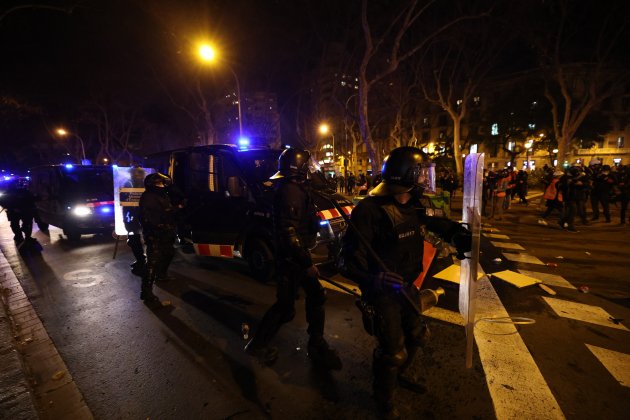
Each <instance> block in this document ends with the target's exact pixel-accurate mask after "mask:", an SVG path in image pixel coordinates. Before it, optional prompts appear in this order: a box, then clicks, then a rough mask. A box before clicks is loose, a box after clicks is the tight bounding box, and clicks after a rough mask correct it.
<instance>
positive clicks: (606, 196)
mask: <svg viewBox="0 0 630 420" xmlns="http://www.w3.org/2000/svg"><path fill="white" fill-rule="evenodd" d="M527 181H528V173H527V171H524V170H520V171H515V170H512V169H510V168H507V169H502V170H500V171H496V172H495V171H491V170H489V171H486V172H485V174H484V180H483V195H482V199H483V204H482V207H483V208H482V215H483V216H485V217H488V218H489V219H496V220H501V218H502V216H503V212H504V211H505V210H507V209H509V208H510V204H511V202H512V201H514V200H515V197H516V196H518V200H519V202H520V203H522V204H525V205H527V204H529V203H528V201H527V188H528V186H527V185H528V183H527ZM541 183H542V189H543V196H542V198H541V201H540V204H541V205H544V207H545V211H544V212H543V213H542V214H541V215H540V218H539V220H538V223H539V224H541V225H548V221H547V219H548V218H549V217H550V216H551V215H552V214H553V213H554V212H555V213H556V214H557V215H558V220H557V223H558V225H559V226H560V227H561V228H562V229H565V230H567V231H570V232H577V229H576V228H575V218H576V216H578V217H579V220H580V222H581V224H582V225H588V224H589V217H588V215H587V203H590V207H591V215H590V221H596V220H599V218H600V214H603V216H604V221H605V222H606V223H611V222H612V219H611V213H610V205H611V204H614V205H619V207H620V218H619V219H620V220H619V223H620V224H624V223H625V222H626V211H627V208H628V201H629V200H630V166H623V165H619V166H613V167H611V166H610V165H602V162H601V160H599V159H592V160H591V161H590V162H589V165H588V166H585V165H584V164H583V163H576V164H574V165H572V166H570V167H568V168H564V169H561V168H554V167H549V166H547V165H545V166H544V168H543V176H542V179H541ZM600 210H601V213H600Z"/></svg>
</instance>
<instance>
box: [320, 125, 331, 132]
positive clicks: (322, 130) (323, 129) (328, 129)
mask: <svg viewBox="0 0 630 420" xmlns="http://www.w3.org/2000/svg"><path fill="white" fill-rule="evenodd" d="M328 131H330V127H328V124H320V126H319V132H320V133H322V134H327V133H328Z"/></svg>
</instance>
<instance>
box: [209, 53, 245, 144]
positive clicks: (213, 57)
mask: <svg viewBox="0 0 630 420" xmlns="http://www.w3.org/2000/svg"><path fill="white" fill-rule="evenodd" d="M199 57H200V58H201V61H203V62H205V63H212V62H214V61H216V60H217V52H216V50H215V49H214V48H213V47H212V46H210V45H207V44H202V45H201V46H200V47H199ZM225 65H226V67H227V68H228V70H230V72H231V73H232V76H234V81H235V82H236V101H237V102H236V103H237V105H238V134H239V139H240V138H241V137H243V110H242V107H241V83H240V82H239V80H238V76H237V75H236V72H235V71H234V69H233V68H232V66H230V65H229V64H228V63H225Z"/></svg>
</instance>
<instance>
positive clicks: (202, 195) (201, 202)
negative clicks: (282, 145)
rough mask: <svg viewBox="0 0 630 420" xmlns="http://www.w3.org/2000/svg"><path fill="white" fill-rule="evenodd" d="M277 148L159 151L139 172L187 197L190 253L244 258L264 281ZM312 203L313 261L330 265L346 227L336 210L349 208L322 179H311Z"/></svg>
mask: <svg viewBox="0 0 630 420" xmlns="http://www.w3.org/2000/svg"><path fill="white" fill-rule="evenodd" d="M281 153H282V150H279V149H263V148H260V149H248V150H244V149H240V148H237V147H235V146H231V145H208V146H197V147H191V148H186V149H180V150H174V151H170V152H163V153H159V154H156V155H152V156H149V157H147V158H146V159H145V167H150V168H154V169H156V170H158V171H159V172H162V173H166V174H168V175H169V176H170V177H171V178H172V179H173V183H174V185H175V186H176V187H177V188H179V189H180V190H181V191H182V192H183V193H184V195H185V196H186V197H187V204H186V209H185V216H184V223H183V224H184V225H185V230H186V231H187V232H186V236H188V238H187V240H188V241H190V242H192V245H193V248H194V252H195V253H196V254H197V255H199V256H203V257H219V258H244V259H245V260H247V262H248V263H249V265H250V268H251V270H252V274H253V275H254V277H255V278H257V279H259V280H261V281H268V280H270V279H271V278H272V277H273V272H274V245H273V240H272V238H273V231H272V229H273V226H272V200H273V198H272V197H273V184H272V183H271V181H269V177H270V176H271V175H273V174H274V173H275V172H276V171H277V167H278V157H279V156H280V154H281ZM311 187H312V191H313V200H314V202H315V206H316V208H317V210H318V215H319V217H320V231H319V233H318V235H317V237H318V242H317V246H316V247H315V248H314V249H313V250H312V253H313V256H314V259H315V260H316V262H324V261H331V260H333V259H334V257H335V255H336V254H337V250H338V246H339V238H340V236H341V233H342V232H343V230H344V229H345V227H346V223H345V222H344V219H343V217H342V215H341V213H340V212H341V211H343V212H344V213H346V214H350V211H351V210H352V203H351V202H350V201H348V200H347V199H346V198H344V197H343V196H341V195H339V194H336V193H335V191H334V189H333V188H331V186H330V185H329V184H328V183H327V181H326V179H325V178H324V176H323V174H321V173H320V172H315V173H312V174H311Z"/></svg>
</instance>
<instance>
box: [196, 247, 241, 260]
mask: <svg viewBox="0 0 630 420" xmlns="http://www.w3.org/2000/svg"><path fill="white" fill-rule="evenodd" d="M193 246H194V247H195V254H197V255H201V256H203V257H224V258H234V245H218V244H194V245H193Z"/></svg>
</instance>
